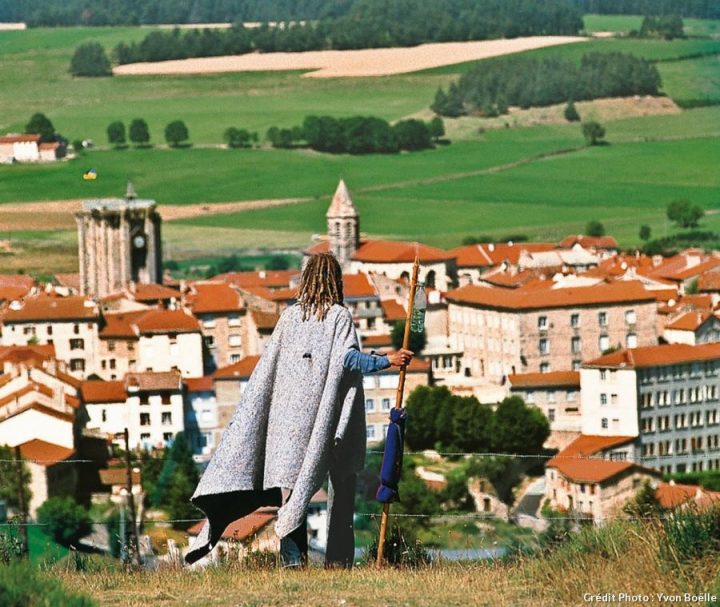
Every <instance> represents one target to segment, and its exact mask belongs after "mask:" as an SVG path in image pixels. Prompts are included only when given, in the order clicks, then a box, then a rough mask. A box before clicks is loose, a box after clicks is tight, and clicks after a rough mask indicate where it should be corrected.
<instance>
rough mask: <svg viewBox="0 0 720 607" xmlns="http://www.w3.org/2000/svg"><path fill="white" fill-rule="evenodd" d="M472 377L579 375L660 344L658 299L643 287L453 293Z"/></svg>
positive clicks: (451, 306) (456, 338)
mask: <svg viewBox="0 0 720 607" xmlns="http://www.w3.org/2000/svg"><path fill="white" fill-rule="evenodd" d="M446 298H447V301H448V317H449V332H450V340H451V345H452V347H454V348H456V349H459V350H462V351H463V352H464V354H463V370H464V373H465V375H467V376H473V377H482V378H485V379H488V380H490V381H496V382H500V381H502V379H503V378H504V377H506V376H507V375H510V374H516V373H535V372H540V373H548V372H550V371H564V370H571V369H574V370H577V369H579V368H580V365H581V364H582V361H583V360H587V359H590V358H594V357H597V356H599V355H600V354H601V353H602V352H603V351H605V350H608V349H609V348H611V347H617V346H621V347H622V346H625V345H630V346H633V347H634V346H643V345H654V344H656V343H657V323H656V315H657V306H656V301H655V297H654V296H653V295H652V293H649V292H648V291H646V290H645V289H644V288H643V287H642V285H641V284H639V283H631V282H625V283H609V284H603V285H596V286H592V287H577V288H558V289H553V288H537V289H520V290H509V289H499V288H493V287H481V286H477V285H467V286H465V287H461V288H459V289H456V290H454V291H450V292H449V293H447V295H446Z"/></svg>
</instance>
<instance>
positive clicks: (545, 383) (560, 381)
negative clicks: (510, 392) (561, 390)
mask: <svg viewBox="0 0 720 607" xmlns="http://www.w3.org/2000/svg"><path fill="white" fill-rule="evenodd" d="M508 381H509V382H510V385H511V386H512V387H513V388H551V387H573V388H579V387H580V372H579V371H553V372H551V373H517V374H514V375H508Z"/></svg>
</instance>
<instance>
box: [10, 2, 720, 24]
mask: <svg viewBox="0 0 720 607" xmlns="http://www.w3.org/2000/svg"><path fill="white" fill-rule="evenodd" d="M485 4H486V3H485V2H483V1H482V0H476V1H474V2H471V1H469V0H429V1H428V0H426V1H424V2H420V1H419V0H389V1H382V0H329V1H328V0H153V1H152V2H147V0H0V22H2V21H8V22H12V21H24V22H26V23H28V25H30V26H56V25H132V24H158V23H213V22H236V21H284V20H324V19H337V18H340V17H352V18H353V19H366V18H370V19H382V18H383V17H384V18H389V19H399V20H401V21H403V22H405V23H406V26H407V27H408V28H410V29H411V28H412V27H413V25H412V23H411V22H409V18H410V17H411V16H416V15H417V11H418V10H419V11H420V13H421V14H422V15H425V16H427V15H432V14H435V13H438V12H441V13H443V14H444V15H445V16H446V17H447V18H449V19H451V20H453V21H461V20H462V19H463V18H465V17H466V16H467V15H468V14H469V13H473V12H475V11H477V10H485ZM506 4H507V5H514V6H515V9H513V8H508V11H512V10H517V4H518V3H506ZM534 4H535V5H536V6H538V5H539V6H540V7H542V8H541V10H547V8H548V7H552V6H553V5H558V6H560V7H563V8H565V9H566V10H570V9H572V10H574V11H577V12H578V13H582V14H586V13H599V14H634V15H645V14H654V15H668V14H677V15H681V16H683V17H697V18H705V19H720V3H718V2H717V0H547V1H546V2H542V3H538V2H535V3H534ZM522 8H524V7H522ZM523 13H525V11H524V10H523ZM412 21H413V22H414V21H416V20H415V19H413V20H412ZM379 23H382V21H379Z"/></svg>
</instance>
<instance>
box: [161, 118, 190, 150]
mask: <svg viewBox="0 0 720 607" xmlns="http://www.w3.org/2000/svg"><path fill="white" fill-rule="evenodd" d="M189 138H190V133H189V132H188V128H187V126H186V125H185V123H184V122H183V121H182V120H173V121H172V122H170V123H168V125H167V126H166V127H165V141H167V142H168V145H169V146H170V147H173V148H176V147H178V146H179V145H180V144H181V143H184V142H186V141H187V140H188V139H189Z"/></svg>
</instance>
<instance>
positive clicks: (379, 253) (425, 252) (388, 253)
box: [352, 240, 455, 263]
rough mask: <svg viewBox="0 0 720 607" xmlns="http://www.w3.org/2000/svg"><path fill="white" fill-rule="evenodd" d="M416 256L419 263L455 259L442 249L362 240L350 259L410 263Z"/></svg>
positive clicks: (394, 241) (395, 241) (421, 245)
mask: <svg viewBox="0 0 720 607" xmlns="http://www.w3.org/2000/svg"><path fill="white" fill-rule="evenodd" d="M416 254H417V255H418V257H419V258H420V263H432V262H440V261H447V260H449V259H453V258H454V257H455V256H454V255H453V254H452V253H449V252H447V251H443V250H442V249H437V248H435V247H429V246H427V245H424V244H420V243H415V242H401V241H397V240H364V241H361V242H360V246H359V247H358V248H357V250H356V251H355V252H354V253H353V254H352V259H354V260H355V261H364V262H366V263H403V262H404V263H412V262H413V261H414V260H415V255H416Z"/></svg>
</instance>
